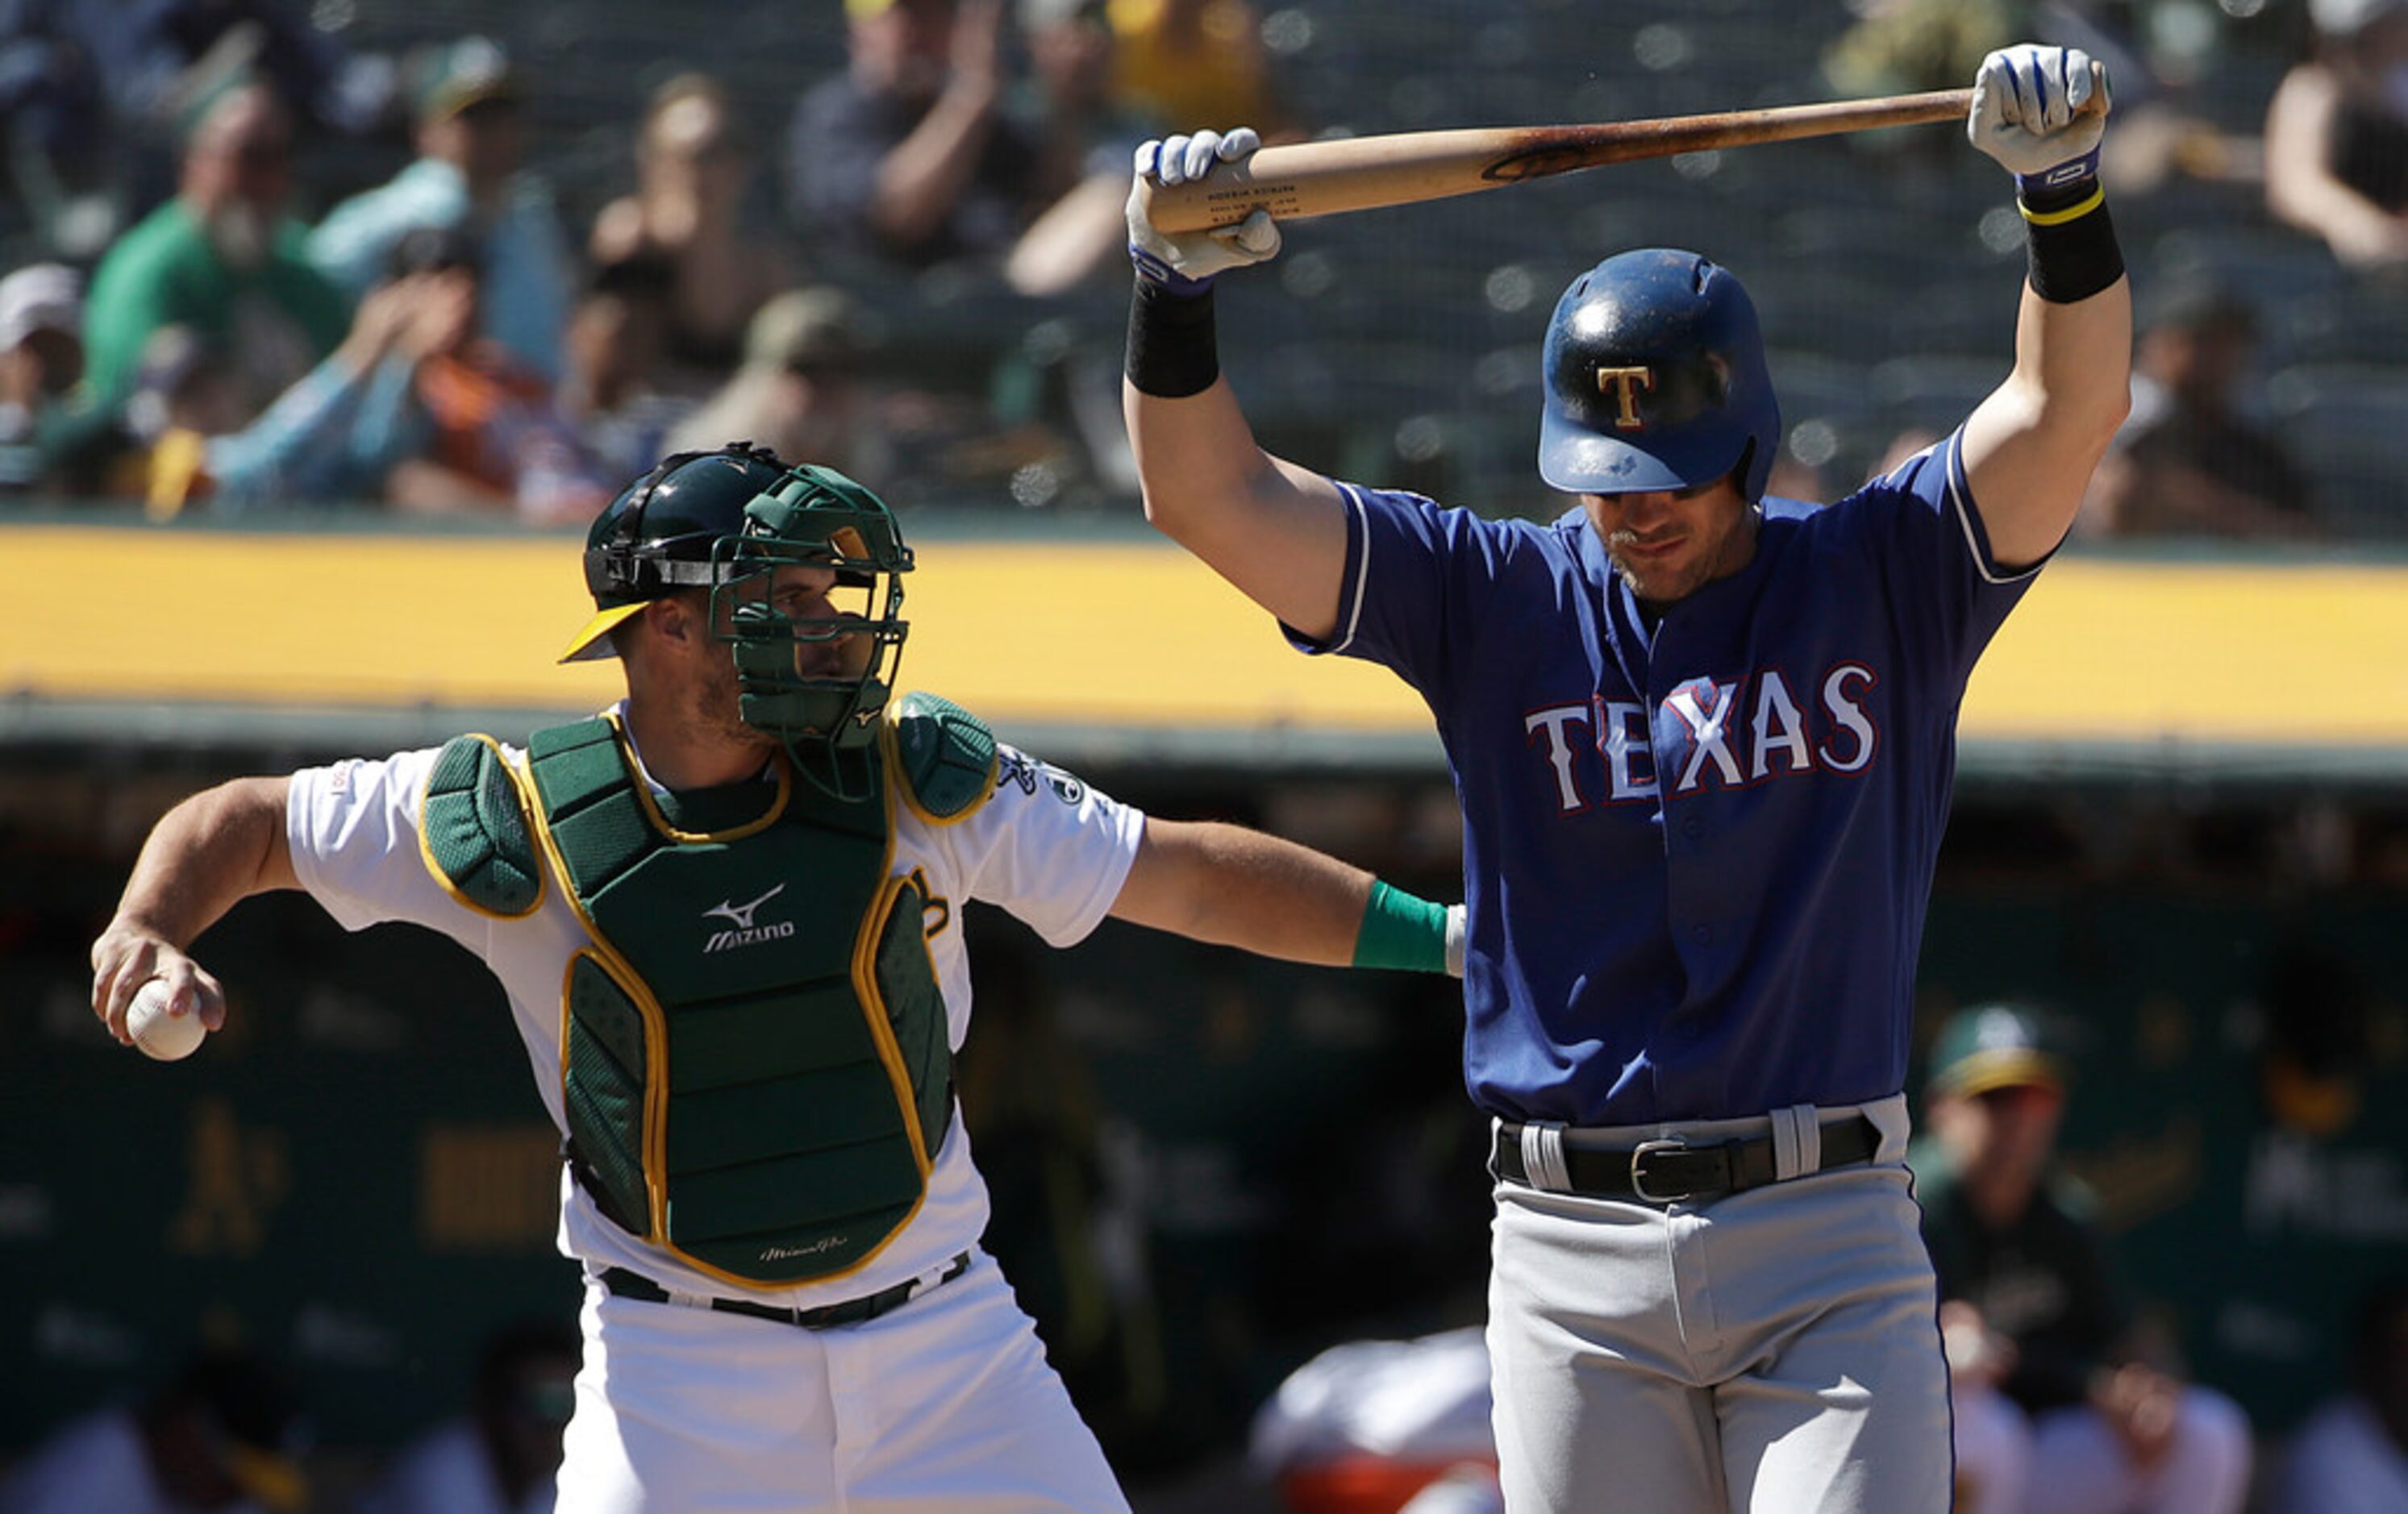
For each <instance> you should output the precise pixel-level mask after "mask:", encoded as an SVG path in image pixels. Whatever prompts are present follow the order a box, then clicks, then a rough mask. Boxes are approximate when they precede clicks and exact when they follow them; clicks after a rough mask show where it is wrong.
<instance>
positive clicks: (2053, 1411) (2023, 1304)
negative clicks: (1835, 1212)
mask: <svg viewBox="0 0 2408 1514" xmlns="http://www.w3.org/2000/svg"><path fill="white" fill-rule="evenodd" d="M2067 1071H2068V1069H2067V1064H2066V1061H2065V1058H2064V1056H2063V1054H2062V1053H2061V1051H2060V1050H2058V1049H2057V1045H2056V1044H2055V1038H2054V1037H2053V1036H2052V1035H2051V1034H2050V1032H2049V1030H2048V1028H2047V1027H2046V1025H2045V1024H2044V1022H2043V1021H2042V1018H2041V1016H2040V1015H2039V1014H2038V1013H2037V1012H2036V1011H2034V1010H2032V1009H2029V1008H2028V1007H2022V1006H2017V1005H2011V1004H1992V1005H1986V1006H1984V1007H1979V1008H1974V1009H1969V1010H1966V1011H1964V1012H1962V1013H1960V1014H1958V1015H1957V1016H1956V1017H1954V1018H1952V1019H1951V1020H1950V1021H1948V1022H1947V1023H1946V1024H1945V1025H1943V1026H1942V1028H1941V1032H1940V1035H1939V1036H1938V1038H1937V1039H1936V1040H1935V1041H1934V1043H1933V1047H1932V1052H1931V1070H1930V1074H1929V1078H1928V1083H1927V1085H1926V1087H1925V1090H1924V1106H1925V1116H1926V1126H1927V1128H1928V1132H1929V1134H1928V1136H1926V1137H1925V1138H1924V1139H1923V1140H1920V1141H1918V1142H1917V1143H1916V1145H1915V1147H1914V1150H1911V1151H1910V1152H1909V1153H1908V1156H1907V1163H1908V1165H1909V1166H1910V1167H1912V1168H1913V1169H1914V1178H1915V1198H1916V1201H1917V1202H1918V1203H1919V1204H1920V1205H1921V1207H1922V1209H1923V1234H1924V1240H1925V1242H1926V1244H1927V1245H1928V1246H1929V1248H1930V1250H1931V1260H1932V1266H1933V1270H1934V1271H1935V1272H1936V1273H1937V1274H1938V1276H1939V1281H1940V1300H1941V1303H1940V1327H1941V1335H1942V1341H1943V1343H1944V1345H1945V1347H1946V1350H1947V1353H1948V1363H1949V1375H1950V1382H1951V1390H1950V1393H1951V1408H1952V1410H1953V1411H1954V1420H1955V1423H1956V1435H1957V1479H1958V1488H1957V1495H1958V1496H1957V1508H1958V1510H1959V1511H1960V1514H2023V1511H2027V1510H2028V1511H2030V1514H2239V1510H2240V1509H2241V1507H2242V1505H2243V1500H2244V1499H2245V1497H2246V1495H2247V1493H2248V1489H2249V1464H2250V1431H2249V1424H2248V1421H2247V1420H2246V1419H2245V1418H2244V1417H2243V1414H2242V1412H2241V1410H2240V1408H2239V1407H2237V1406H2235V1405H2234V1404H2233V1403H2232V1402H2231V1401H2230V1400H2229V1399H2228V1398H2226V1397H2224V1396H2223V1395H2222V1394H2220V1393H2214V1391H2212V1390H2209V1389H2205V1388H2201V1387H2199V1386H2197V1385H2195V1384H2187V1383H2185V1382H2183V1381H2182V1380H2181V1379H2180V1378H2179V1377H2178V1376H2177V1375H2176V1373H2175V1371H2174V1369H2173V1364H2172V1363H2171V1360H2170V1359H2169V1358H2170V1356H2171V1352H2170V1351H2169V1350H2164V1349H2162V1348H2161V1347H2160V1348H2158V1349H2156V1350H2152V1349H2151V1348H2152V1344H2153V1343H2151V1342H2150V1341H2149V1340H2148V1339H2147V1337H2146V1335H2145V1333H2144V1332H2143V1331H2142V1330H2141V1329H2140V1328H2138V1327H2137V1325H2136V1315H2135V1312H2134V1310H2133V1309H2132V1307H2130V1305H2129V1304H2128V1301H2127V1300H2126V1298H2125V1297H2124V1295H2123V1293H2122V1292H2121V1290H2120V1288H2119V1286H2118V1284H2117V1282H2116V1280H2115V1278H2114V1265H2113V1262H2112V1259H2111V1258H2110V1256H2109V1254H2108V1250H2107V1247H2106V1243H2105V1238H2104V1236H2103V1235H2102V1233H2101V1232H2100V1228H2099V1225H2098V1222H2097V1221H2096V1219H2095V1217H2094V1214H2093V1203H2092V1200H2091V1198H2090V1196H2089V1195H2088V1193H2087V1192H2086V1191H2085V1190H2084V1189H2083V1188H2082V1187H2081V1186H2080V1185H2079V1184H2077V1183H2076V1182H2075V1181H2074V1180H2073V1179H2072V1178H2071V1177H2070V1176H2068V1175H2067V1174H2065V1173H2064V1172H2063V1171H2062V1170H2061V1169H2059V1168H2058V1167H2057V1163H2056V1150H2057V1126H2058V1122H2059V1121H2060V1120H2061V1119H2062V1117H2063V1115H2064V1112H2065V1104H2066V1093H2067V1087H2068V1078H2067Z"/></svg>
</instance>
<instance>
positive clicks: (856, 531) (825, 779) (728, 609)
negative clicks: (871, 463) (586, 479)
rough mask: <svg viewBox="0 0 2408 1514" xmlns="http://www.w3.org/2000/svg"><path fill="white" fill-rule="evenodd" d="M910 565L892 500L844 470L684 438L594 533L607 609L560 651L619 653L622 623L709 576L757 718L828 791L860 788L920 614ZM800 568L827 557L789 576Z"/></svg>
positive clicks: (590, 564)
mask: <svg viewBox="0 0 2408 1514" xmlns="http://www.w3.org/2000/svg"><path fill="white" fill-rule="evenodd" d="M911 565H912V564H911V550H910V548H909V547H906V546H905V545H904V544H903V539H902V536H901V534H900V532H899V531H898V530H897V529H896V523H895V517H894V514H893V512H891V511H890V510H888V509H887V507H886V505H885V503H884V502H883V501H882V500H881V499H880V498H879V497H878V496H877V495H876V494H873V493H870V492H869V491H868V490H867V489H865V488H863V487H862V486H861V485H860V484H858V483H855V482H854V481H853V480H852V479H851V478H846V477H845V476H844V475H843V474H840V473H838V472H836V471H835V470H833V469H830V468H823V467H816V466H812V465H810V464H802V465H800V466H795V467H789V466H787V465H786V464H785V463H783V462H782V461H781V460H780V459H779V458H778V456H777V455H776V454H775V453H773V452H770V451H768V450H766V449H762V448H756V447H753V446H752V445H750V444H749V443H740V442H739V443H736V444H733V445H731V446H728V447H725V448H723V449H722V450H719V451H716V452H681V453H679V454H677V455H676V456H673V457H669V458H666V459H664V460H663V461H662V462H661V464H660V465H659V466H658V467H656V468H654V469H652V472H650V473H648V474H646V475H645V476H644V477H643V478H639V479H638V480H637V481H636V482H635V483H633V484H631V485H629V486H628V487H627V488H626V489H625V490H624V492H622V493H620V495H619V497H618V498H617V499H615V500H613V501H611V503H610V506H609V508H607V509H605V510H604V511H603V512H602V515H601V517H600V519H598V520H596V521H595V522H594V527H593V529H592V530H591V531H590V532H588V533H587V535H586V539H585V585H586V587H587V588H588V589H589V590H591V591H592V592H593V594H594V603H595V615H594V618H593V619H592V620H591V621H587V622H586V624H585V626H584V628H583V629H582V630H581V631H580V632H579V633H578V634H577V636H576V638H575V639H574V640H572V641H571V642H570V643H569V644H568V649H567V650H566V652H564V653H563V654H562V656H561V661H563V662H577V661H582V660H584V659H587V658H597V657H609V656H613V655H616V652H617V650H618V649H617V647H616V645H615V642H614V638H613V637H612V636H611V635H610V633H611V632H612V631H614V630H615V629H616V628H617V627H618V625H619V624H620V623H621V622H622V621H625V620H627V619H628V618H629V617H631V616H633V615H635V614H637V613H638V611H640V610H641V609H642V608H643V607H644V606H645V605H646V604H647V603H649V602H650V601H652V600H654V599H657V598H660V597H662V596H663V595H665V594H667V593H673V592H675V591H677V590H680V589H687V588H702V589H708V590H709V591H710V628H711V635H712V636H713V637H714V638H715V639H718V640H721V641H725V642H727V643H729V644H730V645H731V646H732V647H733V649H734V657H735V660H736V675H737V687H738V713H739V715H740V716H741V718H742V720H743V721H744V723H745V724H747V725H750V726H752V727H753V729H755V730H757V731H761V732H764V733H766V734H767V735H769V736H775V737H777V738H778V740H779V741H780V742H781V743H782V744H783V745H784V746H785V748H786V750H788V752H789V753H791V754H792V755H793V757H794V759H795V764H796V767H797V768H798V769H799V770H800V771H801V772H802V773H803V775H804V776H805V777H806V778H810V779H811V780H812V781H813V782H814V783H816V784H818V785H819V786H820V787H821V788H822V789H824V790H825V791H826V792H827V793H832V794H834V795H836V796H837V797H839V798H843V799H854V798H859V797H862V796H863V795H865V794H867V793H868V792H869V788H870V782H871V779H872V778H873V777H874V775H875V764H876V763H877V761H878V756H877V747H876V743H877V739H878V725H879V720H880V717H881V715H882V713H883V712H884V710H885V707H886V700H887V696H888V694H889V693H890V692H891V691H892V688H893V680H894V677H895V670H896V665H897V664H899V663H900V662H901V660H902V648H903V639H904V637H905V636H906V635H907V634H908V633H909V632H910V624H909V622H907V621H904V620H903V619H902V618H901V614H900V612H901V610H902V607H903V584H902V575H903V574H905V573H908V572H910V569H911ZM796 568H803V569H820V570H824V571H823V572H821V573H814V574H808V575H805V574H796V573H791V572H788V573H785V574H783V576H782V577H781V570H784V569H796ZM829 575H833V580H834V581H833V583H832V584H831V583H829V582H828V576H829ZM823 585H824V586H825V587H824V593H823V592H821V590H822V586H823Z"/></svg>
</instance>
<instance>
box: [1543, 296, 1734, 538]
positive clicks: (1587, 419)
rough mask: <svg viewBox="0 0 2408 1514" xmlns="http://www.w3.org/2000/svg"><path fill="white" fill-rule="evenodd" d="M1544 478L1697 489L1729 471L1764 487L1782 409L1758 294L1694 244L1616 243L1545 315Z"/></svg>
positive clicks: (1614, 490) (1560, 482) (1587, 487)
mask: <svg viewBox="0 0 2408 1514" xmlns="http://www.w3.org/2000/svg"><path fill="white" fill-rule="evenodd" d="M1544 365H1545V375H1544V376H1545V379H1546V386H1547V402H1546V411H1545V414H1544V415H1543V416H1542V417H1541V420H1540V422H1539V476H1540V477H1541V478H1544V479H1546V481H1547V483H1548V484H1549V485H1550V486H1551V487H1553V488H1555V489H1560V490H1563V491H1564V492H1565V493H1575V494H1630V493H1647V492H1652V491H1655V490H1659V489H1693V488H1696V487H1698V486H1699V485H1700V484H1708V483H1712V482H1713V481H1714V480H1715V479H1717V478H1723V477H1725V476H1726V475H1728V474H1730V473H1733V472H1738V473H1739V474H1740V483H1741V486H1742V488H1743V489H1744V490H1745V492H1746V493H1747V497H1748V498H1749V499H1750V500H1756V499H1761V498H1763V497H1764V485H1765V480H1766V479H1767V478H1770V476H1771V473H1772V458H1773V451H1774V449H1775V448H1777V447H1778V446H1779V445H1780V439H1781V407H1779V406H1778V405H1777V404H1775V403H1774V401H1773V397H1772V379H1771V377H1770V375H1769V374H1768V373H1767V372H1766V371H1765V366H1764V337H1763V334H1762V333H1761V332H1760V331H1759V330H1758V329H1757V326H1756V305H1755V303H1754V302H1753V301H1751V300H1750V299H1749V298H1748V297H1747V291H1746V290H1744V289H1742V288H1741V287H1740V282H1739V280H1738V279H1735V278H1733V277H1732V276H1731V274H1730V272H1729V270H1727V269H1726V268H1723V267H1722V266H1720V265H1719V264H1714V263H1712V262H1710V261H1708V260H1707V259H1705V258H1702V257H1699V255H1698V254H1696V253H1694V252H1676V251H1673V250H1670V249H1668V248H1647V249H1644V250H1640V251H1635V252H1620V253H1616V254H1615V255H1614V256H1613V257H1610V258H1608V259H1606V260H1605V261H1604V262H1603V263H1600V264H1598V265H1597V266H1596V267H1594V268H1591V269H1590V270H1589V271H1588V272H1586V273H1584V274H1583V275H1581V276H1580V277H1579V278H1578V279H1574V280H1572V285H1571V287H1570V289H1567V290H1566V291H1564V296H1563V298H1562V299H1560V300H1558V301H1556V302H1555V319H1554V320H1552V321H1549V322H1548V323H1547V345H1546V355H1545V358H1544Z"/></svg>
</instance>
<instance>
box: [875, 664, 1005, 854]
mask: <svg viewBox="0 0 2408 1514" xmlns="http://www.w3.org/2000/svg"><path fill="white" fill-rule="evenodd" d="M887 732H888V736H889V738H890V740H891V742H892V746H893V750H894V753H895V769H896V774H897V775H898V776H900V777H901V778H902V780H903V781H902V783H901V785H900V789H901V793H902V795H903V800H904V803H906V804H908V805H910V807H911V811H912V813H914V814H916V815H918V816H919V817H920V818H921V819H922V820H924V821H927V822H929V823H930V824H932V825H945V824H950V823H952V822H953V821H957V820H961V819H963V818H965V817H967V816H968V815H971V814H975V813H976V812H977V811H978V809H979V807H981V806H982V805H984V804H985V803H986V802H987V800H988V799H989V798H991V797H993V796H994V793H995V777H996V759H995V733H994V732H992V731H990V730H988V729H987V728H986V722H984V721H981V720H980V719H979V718H978V717H977V716H975V715H973V714H971V713H970V712H969V711H968V710H966V709H964V708H962V707H961V706H959V705H956V704H954V703H953V701H952V700H950V699H940V698H939V697H938V696H937V695H935V694H932V693H908V694H905V695H904V696H903V697H902V698H900V699H898V700H896V701H895V703H894V705H893V706H892V707H890V713H889V716H888V720H887Z"/></svg>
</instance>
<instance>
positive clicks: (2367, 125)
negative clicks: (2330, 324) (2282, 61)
mask: <svg viewBox="0 0 2408 1514" xmlns="http://www.w3.org/2000/svg"><path fill="white" fill-rule="evenodd" d="M2308 16H2309V19H2310V20H2311V21H2314V22H2315V45H2314V50H2313V51H2312V52H2311V53H2310V55H2309V56H2308V57H2306V58H2304V59H2302V60H2301V61H2300V63H2298V64H2295V65H2294V66H2293V67H2292V68H2291V69H2290V70H2289V71H2288V72H2286V74H2285V75H2284V76H2283V79H2282V82H2281V83H2280V84H2278V85H2276V86H2275V89H2274V93H2273V97H2272V99H2271V100H2270V101H2269V102H2268V103H2267V107H2266V206H2267V208H2268V209H2269V210H2271V211H2272V213H2273V215H2274V217H2275V219H2276V220H2278V221H2286V222H2287V223H2289V224H2290V225H2293V226H2296V227H2298V228H2299V229H2300V230H2301V231H2303V232H2305V233H2307V234H2308V235H2309V236H2316V237H2321V238H2322V239H2323V240H2324V242H2325V244H2326V245H2327V246H2329V248H2331V249H2332V251H2333V255H2334V256H2335V257H2337V258H2339V259H2340V260H2341V261H2342V262H2343V263H2345V264H2350V265H2351V266H2353V267H2359V268H2369V269H2383V268H2395V269H2396V268H2399V267H2401V266H2402V265H2403V264H2408V0H2308Z"/></svg>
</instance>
